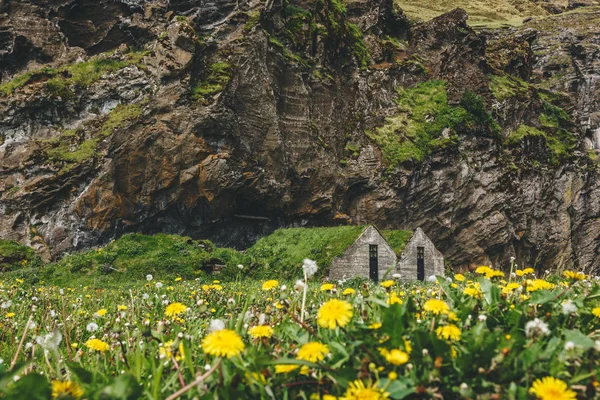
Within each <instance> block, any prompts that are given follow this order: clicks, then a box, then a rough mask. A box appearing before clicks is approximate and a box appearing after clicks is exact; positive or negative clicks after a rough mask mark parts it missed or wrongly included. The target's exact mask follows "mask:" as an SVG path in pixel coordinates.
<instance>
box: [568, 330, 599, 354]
mask: <svg viewBox="0 0 600 400" xmlns="http://www.w3.org/2000/svg"><path fill="white" fill-rule="evenodd" d="M565 341H567V342H573V343H575V346H578V347H581V348H583V349H584V350H589V349H591V348H592V347H594V341H593V340H592V339H590V338H589V337H587V336H585V335H584V334H583V333H581V331H576V330H569V331H565Z"/></svg>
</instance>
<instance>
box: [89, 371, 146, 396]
mask: <svg viewBox="0 0 600 400" xmlns="http://www.w3.org/2000/svg"><path fill="white" fill-rule="evenodd" d="M142 390H143V388H142V386H141V385H140V384H139V383H138V381H137V380H136V379H135V377H134V376H133V375H131V374H124V375H119V376H118V377H116V378H115V380H114V381H113V382H112V383H111V384H110V385H108V386H106V387H105V388H104V389H102V391H101V392H100V395H99V398H100V399H102V400H104V399H106V400H108V399H111V400H112V399H115V400H134V399H137V398H139V397H140V396H141V394H142Z"/></svg>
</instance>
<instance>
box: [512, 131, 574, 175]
mask: <svg viewBox="0 0 600 400" xmlns="http://www.w3.org/2000/svg"><path fill="white" fill-rule="evenodd" d="M528 138H537V140H541V141H543V143H544V144H545V146H546V147H547V148H548V150H549V154H550V159H549V160H548V161H549V162H550V163H551V164H554V165H556V164H558V163H559V161H560V160H563V159H565V158H567V157H569V156H570V155H571V154H572V152H573V149H574V148H575V143H576V140H575V137H574V136H573V134H572V133H571V132H568V131H566V130H564V129H559V130H557V131H555V132H548V131H543V130H540V129H538V128H535V127H532V126H528V125H524V124H522V125H520V126H519V128H518V129H517V130H516V131H514V132H511V133H510V134H509V135H508V137H507V138H506V140H505V143H506V144H507V145H508V146H515V145H518V144H520V143H522V142H523V141H524V140H527V139H528ZM536 161H538V162H539V160H536Z"/></svg>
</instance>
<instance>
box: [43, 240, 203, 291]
mask: <svg viewBox="0 0 600 400" xmlns="http://www.w3.org/2000/svg"><path fill="white" fill-rule="evenodd" d="M212 251H213V245H212V243H210V242H208V241H195V240H192V239H190V238H189V237H185V236H177V235H167V234H156V235H153V236H148V235H142V234H137V233H134V234H128V235H124V236H122V237H121V238H119V239H118V240H116V241H114V242H112V243H110V244H108V245H106V246H105V247H102V248H100V249H93V250H89V251H85V252H81V253H74V254H71V255H68V256H65V257H64V258H63V259H61V260H60V261H58V262H57V263H55V264H50V265H47V266H46V267H45V268H44V270H43V271H42V274H41V278H42V279H44V280H46V281H52V282H56V283H60V284H64V285H66V284H73V283H75V282H77V283H78V284H80V283H81V282H86V283H87V284H90V285H93V286H97V285H100V284H102V283H108V282H111V283H118V282H123V283H125V282H128V281H136V280H143V279H145V277H146V275H148V274H151V275H153V276H154V277H156V278H157V279H168V278H174V277H183V278H188V279H191V278H195V277H197V276H198V275H199V274H202V268H203V267H205V265H206V264H207V263H208V262H209V261H210V260H211V259H212V258H213V257H214V255H213V254H212Z"/></svg>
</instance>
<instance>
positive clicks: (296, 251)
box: [247, 225, 412, 277]
mask: <svg viewBox="0 0 600 400" xmlns="http://www.w3.org/2000/svg"><path fill="white" fill-rule="evenodd" d="M364 229H365V226H364V225H363V226H339V227H330V228H288V229H279V230H277V231H275V232H274V233H273V234H272V235H270V236H267V237H265V238H262V239H261V240H259V241H258V242H256V244H255V245H254V246H252V247H251V248H250V249H248V251H247V255H248V256H249V257H250V258H251V259H253V261H254V263H255V264H256V265H257V266H259V267H263V268H262V271H263V272H264V274H265V275H271V276H273V275H276V276H282V277H294V276H296V277H300V276H301V275H302V270H301V266H302V261H303V259H304V258H311V259H313V260H315V261H316V262H317V265H318V266H319V273H320V275H323V274H324V273H325V271H326V270H327V268H328V267H329V266H330V265H331V261H332V260H333V259H334V258H335V257H338V256H340V255H342V254H343V253H344V250H346V249H347V248H348V246H350V245H351V244H352V243H354V241H355V240H356V238H357V237H358V236H359V235H360V234H361V233H362V231H363V230H364ZM381 233H382V234H383V235H384V237H385V238H386V239H387V240H388V241H389V243H390V245H391V246H392V248H393V249H394V250H395V251H396V253H398V254H399V253H400V252H402V249H403V248H404V245H405V244H406V242H407V241H408V239H410V237H411V235H412V232H411V231H403V230H387V231H382V232H381Z"/></svg>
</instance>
